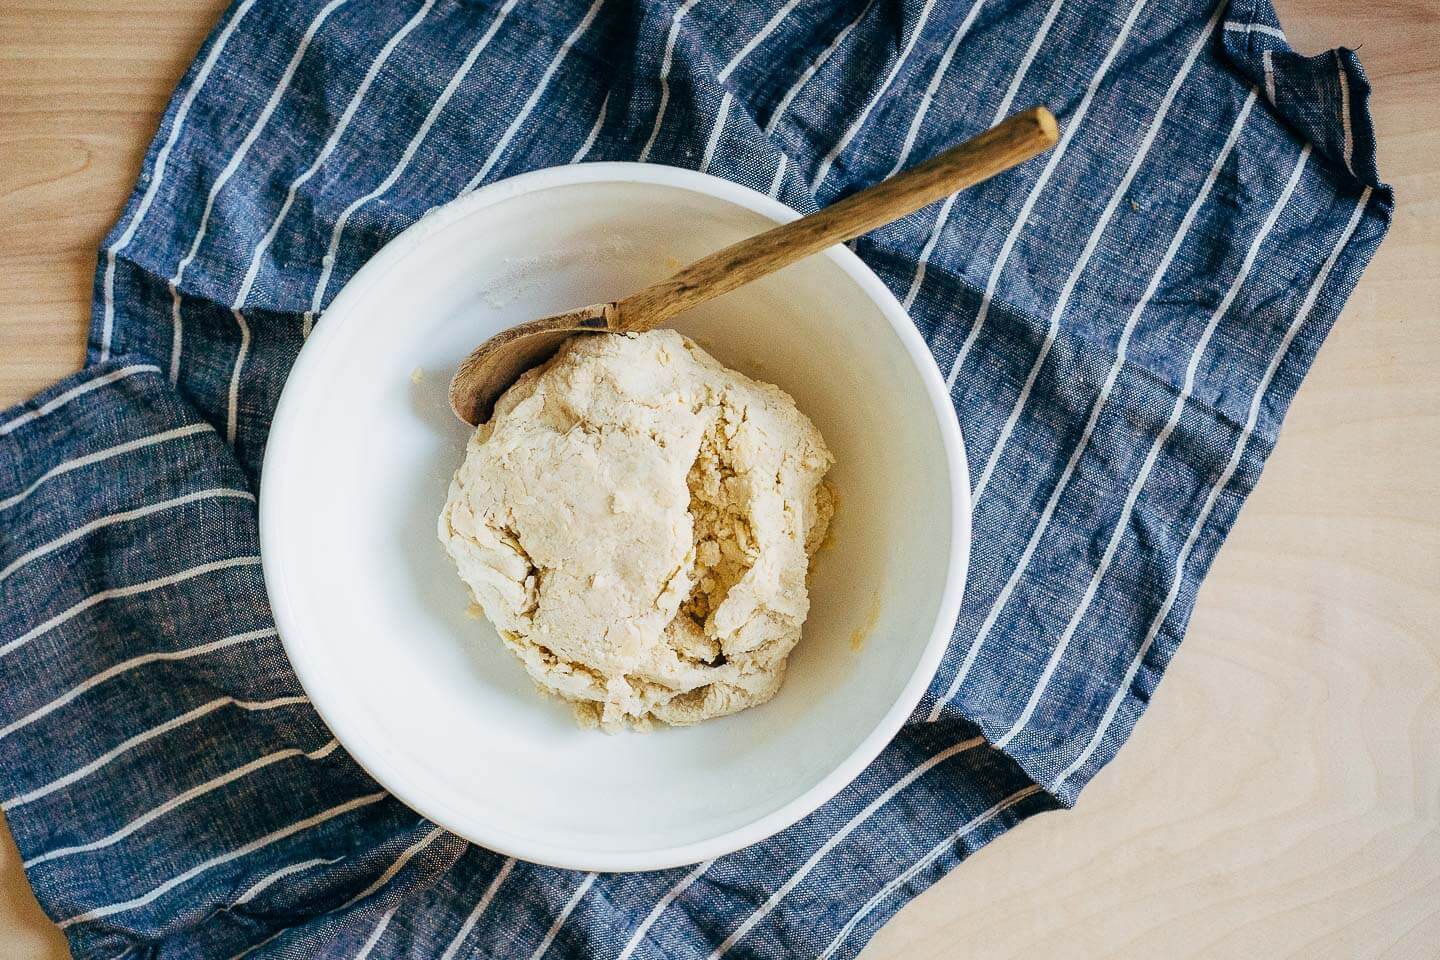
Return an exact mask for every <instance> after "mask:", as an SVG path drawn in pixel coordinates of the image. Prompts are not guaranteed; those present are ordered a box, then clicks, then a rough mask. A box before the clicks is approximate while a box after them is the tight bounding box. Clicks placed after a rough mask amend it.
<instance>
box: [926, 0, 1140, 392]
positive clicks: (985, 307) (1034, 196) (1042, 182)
mask: <svg viewBox="0 0 1440 960" xmlns="http://www.w3.org/2000/svg"><path fill="white" fill-rule="evenodd" d="M1145 3H1146V0H1135V2H1134V3H1133V4H1132V5H1131V7H1130V12H1129V13H1128V14H1127V15H1126V17H1125V22H1124V23H1123V24H1122V25H1121V27H1120V32H1119V34H1117V35H1116V37H1115V41H1114V43H1112V44H1111V45H1110V49H1109V51H1108V52H1106V54H1105V59H1104V60H1102V61H1100V66H1099V67H1098V68H1097V69H1096V71H1095V73H1094V75H1093V76H1091V78H1090V84H1089V86H1087V87H1086V88H1085V94H1084V96H1082V97H1081V98H1080V104H1079V105H1078V106H1077V107H1076V108H1075V112H1074V113H1073V114H1072V115H1071V116H1069V117H1068V118H1066V120H1065V126H1064V131H1063V132H1062V133H1061V135H1060V142H1059V144H1057V145H1056V147H1055V149H1054V150H1052V151H1050V157H1049V160H1048V161H1047V162H1046V164H1045V168H1044V169H1043V170H1042V171H1041V172H1040V178H1039V179H1038V180H1036V181H1035V186H1034V187H1032V188H1031V190H1030V193H1029V194H1028V195H1027V196H1026V197H1025V202H1024V203H1023V204H1022V205H1021V207H1020V215H1019V216H1018V217H1016V218H1015V223H1014V224H1013V225H1011V227H1010V232H1009V234H1008V235H1006V237H1005V242H1004V244H1003V245H1002V246H1001V247H1000V255H999V256H998V257H996V258H995V265H994V266H993V267H991V269H990V276H989V278H988V279H987V280H986V282H985V292H984V293H983V294H982V295H981V297H980V310H979V312H978V313H976V315H975V320H974V322H973V323H972V324H971V325H970V332H969V333H968V334H966V336H965V342H964V343H962V344H961V345H960V352H959V353H957V354H955V361H954V362H953V363H952V364H951V365H950V374H949V376H947V377H946V378H945V384H946V386H948V387H950V388H952V389H953V388H954V386H955V378H956V377H957V376H958V375H959V373H960V367H961V365H962V364H964V362H965V356H966V354H968V353H969V352H970V348H971V346H973V345H974V343H975V339H976V338H977V337H978V336H979V335H980V331H981V329H982V328H983V327H984V326H985V319H986V317H988V316H989V314H990V303H991V301H992V300H993V299H994V296H995V288H996V287H997V286H998V285H999V283H1000V274H1001V272H1002V271H1004V269H1005V265H1006V264H1007V263H1008V262H1009V261H1010V253H1011V251H1012V250H1014V249H1015V242H1016V241H1017V240H1019V238H1020V231H1022V230H1024V229H1025V226H1026V225H1027V224H1028V223H1029V222H1030V213H1031V211H1033V210H1034V209H1035V204H1036V202H1037V201H1038V200H1039V199H1040V194H1041V193H1042V192H1044V190H1045V187H1046V186H1047V185H1049V183H1050V177H1051V176H1052V175H1054V173H1055V168H1056V167H1058V166H1059V165H1060V161H1061V160H1062V159H1064V157H1065V151H1066V150H1067V149H1068V148H1069V146H1070V141H1071V140H1072V139H1074V137H1075V134H1076V132H1077V131H1079V129H1080V125H1081V124H1082V123H1083V122H1084V120H1085V114H1086V113H1088V112H1089V110H1090V104H1091V103H1092V102H1093V101H1094V99H1095V94H1096V92H1097V91H1098V90H1099V89H1100V84H1101V83H1102V82H1103V81H1104V79H1105V74H1106V73H1108V72H1109V71H1110V65H1111V64H1113V63H1114V62H1115V58H1116V56H1118V55H1119V53H1120V48H1121V47H1122V46H1124V45H1125V41H1126V40H1127V39H1129V37H1130V31H1131V30H1132V29H1134V27H1135V21H1136V20H1137V19H1138V18H1139V16H1140V11H1141V9H1142V8H1144V6H1145Z"/></svg>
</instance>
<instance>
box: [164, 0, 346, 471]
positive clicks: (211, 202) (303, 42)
mask: <svg viewBox="0 0 1440 960" xmlns="http://www.w3.org/2000/svg"><path fill="white" fill-rule="evenodd" d="M348 2H349V0H330V2H329V3H327V4H326V5H325V6H324V7H323V8H321V10H320V12H319V13H317V14H316V15H315V19H314V20H312V21H310V25H309V26H308V27H307V28H306V29H305V33H304V35H302V36H301V38H300V43H299V44H298V45H297V46H296V47H295V52H294V53H293V54H291V56H290V62H289V63H288V64H286V65H285V72H284V73H282V74H281V75H280V82H279V83H277V84H276V85H275V89H274V90H273V91H271V93H270V99H269V100H267V101H266V102H265V106H264V107H262V108H261V110H260V115H259V116H258V117H256V118H255V123H254V124H252V125H251V127H250V130H249V131H248V132H247V133H246V134H245V139H244V140H242V141H240V146H239V147H238V148H237V149H236V150H235V152H234V153H233V154H231V156H230V159H229V161H227V162H226V164H225V166H224V167H223V168H222V169H221V170H220V174H219V175H218V176H217V177H216V178H215V182H214V183H213V184H212V185H211V186H210V193H209V194H208V195H207V196H206V197H205V208H204V210H203V211H201V213H200V226H199V227H198V228H196V230H195V236H194V237H193V238H192V239H191V241H190V249H189V251H188V252H187V253H186V254H185V256H184V258H182V259H181V261H180V263H179V265H178V266H177V267H176V268H175V275H174V276H173V277H171V278H170V281H169V287H170V320H171V324H172V336H171V347H170V381H171V382H172V383H173V382H175V381H176V380H177V379H178V377H179V369H180V349H181V344H182V342H183V339H184V333H183V331H184V321H183V319H182V318H181V315H180V304H181V297H180V289H179V287H180V283H181V282H182V281H183V280H184V278H185V271H186V269H188V268H189V266H190V264H191V263H193V262H194V261H195V255H196V254H197V253H199V251H200V245H201V244H202V243H204V242H205V234H206V232H207V231H208V230H209V228H210V215H211V213H213V212H214V209H215V200H216V198H217V197H219V196H220V191H221V190H223V189H224V188H225V184H227V183H229V182H230V178H231V177H233V176H234V175H235V171H236V170H238V169H240V164H241V163H243V162H244V161H245V157H246V156H247V155H248V154H249V153H250V148H251V147H253V146H254V145H255V141H256V140H258V139H260V134H261V132H262V131H263V130H264V129H265V125H266V124H268V123H269V122H270V117H271V116H272V115H274V113H275V108H276V107H278V106H279V105H280V101H281V99H282V98H283V97H284V96H285V94H286V92H287V91H289V89H290V83H291V81H293V80H294V79H295V73H296V71H297V70H299V69H300V61H301V60H302V59H304V57H305V53H306V51H307V50H309V49H310V43H311V41H312V40H314V39H315V34H316V33H317V32H319V30H320V27H321V26H322V25H324V23H325V21H326V20H327V19H329V17H330V14H332V13H334V12H335V11H336V10H338V9H339V8H340V7H342V6H344V5H345V4H346V3H348ZM232 419H233V416H232ZM228 439H229V440H231V441H232V442H233V441H234V439H235V437H234V434H233V431H232V432H231V433H230V434H229V436H228Z"/></svg>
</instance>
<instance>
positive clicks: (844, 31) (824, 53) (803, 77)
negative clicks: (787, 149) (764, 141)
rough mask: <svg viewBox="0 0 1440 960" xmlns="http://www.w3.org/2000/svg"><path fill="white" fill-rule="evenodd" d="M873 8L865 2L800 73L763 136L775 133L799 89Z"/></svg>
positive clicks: (873, 1) (873, 4) (779, 104)
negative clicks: (777, 125)
mask: <svg viewBox="0 0 1440 960" xmlns="http://www.w3.org/2000/svg"><path fill="white" fill-rule="evenodd" d="M873 6H875V0H867V2H866V4H865V6H863V7H861V8H860V13H859V14H857V15H856V17H855V19H854V20H851V21H850V22H849V23H847V24H846V25H845V26H844V27H842V28H841V29H840V32H839V33H837V34H835V39H833V40H831V41H830V45H829V46H828V47H826V48H825V49H824V50H821V51H820V53H819V55H818V56H817V57H816V58H815V59H814V60H812V61H811V62H810V66H808V67H806V68H805V69H804V70H803V71H802V72H801V74H800V76H799V78H798V79H796V81H795V83H794V84H792V85H791V87H790V89H789V90H786V91H785V96H783V97H781V98H780V102H779V103H778V104H776V105H775V112H774V113H772V114H770V119H769V120H768V121H767V122H766V123H765V136H767V137H768V136H770V135H771V134H772V133H774V132H775V125H776V124H777V123H779V122H780V118H781V117H782V116H784V114H785V111H786V110H787V109H789V107H790V101H792V100H794V99H795V97H796V95H797V94H799V93H800V90H801V88H802V87H804V86H805V84H807V83H809V82H810V78H811V77H813V76H815V74H816V73H817V72H819V70H820V68H821V67H823V66H825V61H826V60H829V59H830V55H831V54H833V53H834V52H835V51H836V50H837V49H838V48H839V47H840V44H842V43H844V42H845V38H846V37H848V36H850V33H851V32H852V31H853V30H854V29H855V28H856V27H857V26H859V25H860V21H861V20H864V19H865V14H867V13H869V12H870V8H871V7H873Z"/></svg>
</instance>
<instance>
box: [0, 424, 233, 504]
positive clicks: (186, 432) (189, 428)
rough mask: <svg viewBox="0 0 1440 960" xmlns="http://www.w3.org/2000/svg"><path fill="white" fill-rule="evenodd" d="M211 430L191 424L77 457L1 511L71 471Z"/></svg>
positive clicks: (49, 472) (48, 473)
mask: <svg viewBox="0 0 1440 960" xmlns="http://www.w3.org/2000/svg"><path fill="white" fill-rule="evenodd" d="M209 429H210V424H208V423H191V424H187V425H185V426H183V427H176V428H175V429H173V430H162V431H161V432H159V433H152V434H150V436H148V437H139V438H138V439H135V440H126V441H125V442H124V443H117V444H115V446H113V447H106V448H105V449H104V450H97V451H96V452H94V453H87V454H85V455H84V456H82V457H75V458H74V459H73V460H66V461H65V462H64V463H61V464H58V465H56V466H53V467H51V468H50V469H49V470H46V471H45V472H44V473H42V474H40V476H39V478H38V479H37V480H35V482H33V483H31V484H30V486H28V487H26V488H25V489H24V490H21V491H20V492H19V493H17V494H15V495H14V496H11V497H6V498H5V499H4V500H0V510H8V509H10V508H11V507H13V506H15V504H17V503H19V502H20V501H21V500H24V499H25V498H26V497H28V496H30V494H32V493H34V492H35V491H36V489H38V488H39V487H40V485H41V484H43V483H44V482H45V481H47V480H54V479H55V478H56V477H58V476H60V475H62V474H66V473H69V472H70V471H71V470H79V469H80V468H81V467H88V466H91V465H92V464H96V463H100V462H102V461H105V460H109V459H110V458H111V457H118V456H120V455H121V454H124V453H130V452H132V451H135V450H143V449H144V448H145V447H153V446H154V445H155V444H157V443H164V442H166V441H167V440H179V439H180V438H181V437H189V436H193V435H195V434H197V433H204V432H205V431H206V430H209Z"/></svg>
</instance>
